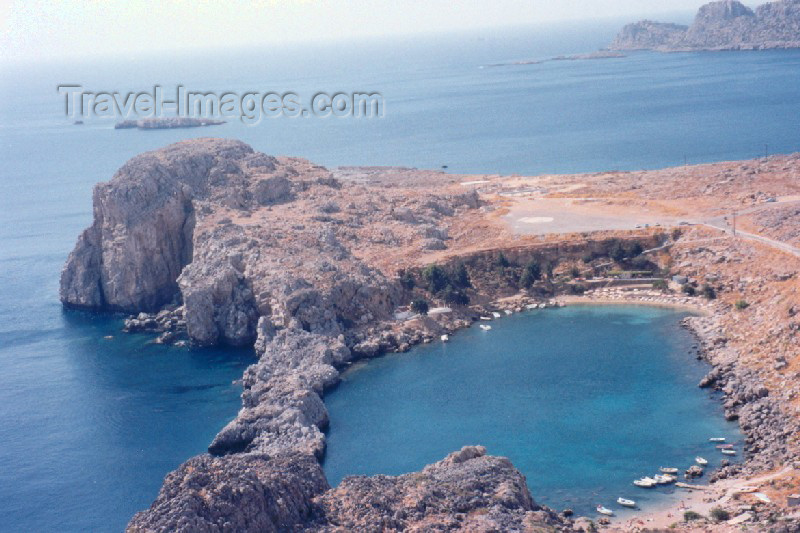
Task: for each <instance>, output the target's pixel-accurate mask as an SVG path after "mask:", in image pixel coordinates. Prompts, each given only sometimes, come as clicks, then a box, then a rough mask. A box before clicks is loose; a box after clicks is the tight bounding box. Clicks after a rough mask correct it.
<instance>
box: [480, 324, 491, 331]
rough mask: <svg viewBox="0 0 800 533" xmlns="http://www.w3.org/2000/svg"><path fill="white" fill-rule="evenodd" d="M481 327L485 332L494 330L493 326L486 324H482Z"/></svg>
mask: <svg viewBox="0 0 800 533" xmlns="http://www.w3.org/2000/svg"><path fill="white" fill-rule="evenodd" d="M480 327H481V329H482V330H483V331H489V330H490V329H492V326H487V325H486V324H481V326H480Z"/></svg>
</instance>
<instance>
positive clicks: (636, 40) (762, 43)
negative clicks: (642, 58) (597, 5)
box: [609, 0, 800, 51]
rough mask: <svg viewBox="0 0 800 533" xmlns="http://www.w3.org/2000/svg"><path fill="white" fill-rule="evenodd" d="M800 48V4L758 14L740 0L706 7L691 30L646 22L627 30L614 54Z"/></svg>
mask: <svg viewBox="0 0 800 533" xmlns="http://www.w3.org/2000/svg"><path fill="white" fill-rule="evenodd" d="M798 47H800V0H780V1H778V2H771V3H767V4H764V5H762V6H760V7H758V8H757V9H756V10H755V11H753V10H752V9H750V8H748V7H747V6H745V5H744V4H742V3H741V2H738V1H736V0H722V1H718V2H711V3H709V4H706V5H704V6H702V7H701V8H700V9H699V11H698V13H697V16H696V17H695V20H694V22H693V24H692V25H691V26H689V27H685V26H678V25H676V24H663V23H657V22H651V21H642V22H637V23H635V24H629V25H627V26H625V27H624V28H623V29H622V31H621V32H620V34H619V35H618V36H617V38H616V39H615V40H614V42H613V43H611V45H610V47H609V48H611V49H612V50H642V49H648V50H661V51H681V50H754V49H766V48H798Z"/></svg>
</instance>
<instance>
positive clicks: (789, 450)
mask: <svg viewBox="0 0 800 533" xmlns="http://www.w3.org/2000/svg"><path fill="white" fill-rule="evenodd" d="M798 168H800V158H798V157H797V156H790V157H775V158H770V159H765V160H763V161H758V162H738V163H735V164H734V163H730V164H718V165H706V166H702V167H696V168H695V167H688V168H682V169H667V170H664V171H642V172H639V173H636V172H633V173H613V174H609V173H598V174H592V175H581V176H544V177H534V178H532V177H508V178H503V177H500V176H481V177H480V179H476V177H475V176H469V177H468V176H459V175H450V174H444V173H442V172H436V171H424V170H417V169H408V168H381V167H346V168H338V169H333V170H330V169H327V168H324V167H322V166H319V165H315V164H313V163H311V162H309V161H306V160H304V159H299V158H292V157H273V156H268V155H265V154H262V153H259V152H256V151H255V150H253V149H252V148H251V147H250V146H248V145H246V144H244V143H242V142H239V141H234V140H225V139H197V140H193V141H185V142H181V143H176V144H173V145H170V146H167V147H165V148H163V149H161V150H157V151H154V152H148V153H145V154H142V155H140V156H137V157H135V158H133V159H131V160H130V161H129V162H127V163H126V164H125V165H123V167H122V168H120V170H119V171H118V172H117V173H116V174H115V175H114V177H113V178H112V179H111V180H110V181H109V182H106V183H100V184H98V185H97V186H96V188H95V191H94V197H93V201H94V220H93V223H92V225H91V226H90V227H89V228H88V229H86V230H85V231H84V233H83V234H82V235H81V236H80V237H79V239H78V243H77V245H76V247H75V249H74V250H73V252H72V253H71V254H70V256H69V258H68V260H67V263H66V265H65V267H64V270H63V272H62V277H61V299H62V301H63V302H64V305H65V306H67V307H77V308H82V309H91V310H97V311H123V312H126V313H132V314H133V316H132V317H130V318H129V319H128V320H126V329H127V330H129V331H131V332H136V331H144V332H151V333H159V334H160V337H159V341H160V342H174V341H175V339H177V338H180V337H182V336H185V338H186V339H187V340H188V341H189V342H192V343H193V344H197V345H208V344H218V343H228V344H235V345H252V346H253V347H254V350H255V355H256V358H257V360H256V361H255V362H254V363H253V364H252V365H251V366H250V367H249V368H248V369H247V370H246V371H245V374H244V376H243V379H242V386H243V392H242V407H241V409H240V411H239V413H238V414H237V416H236V418H235V419H233V420H232V421H231V422H230V423H228V424H227V425H226V426H225V427H224V428H223V429H222V430H221V431H220V432H219V433H218V434H217V436H216V437H215V438H214V439H213V441H212V442H211V443H210V445H209V447H208V453H204V454H202V455H199V456H197V457H194V458H191V459H189V460H187V461H186V462H185V463H184V464H183V465H181V466H180V467H179V468H177V469H176V470H175V471H174V472H172V473H170V474H169V475H168V476H167V477H166V479H165V481H164V484H163V486H162V489H161V491H160V493H159V495H158V497H157V499H156V500H155V502H154V503H153V505H152V506H151V507H150V508H149V509H148V510H145V511H142V512H140V513H138V514H137V515H136V516H135V517H134V518H133V519H132V521H131V522H130V524H129V530H130V531H175V530H179V531H306V530H308V531H374V530H376V529H378V530H398V531H401V530H410V531H428V530H437V531H451V530H462V531H507V530H512V531H515V530H518V531H538V530H562V529H564V528H572V527H573V524H571V523H570V521H569V519H568V518H567V517H565V516H564V515H563V514H556V513H555V512H553V511H552V510H550V509H547V508H545V507H541V506H539V505H537V504H536V503H535V502H534V500H533V498H532V497H531V495H530V493H529V492H528V489H527V486H526V483H525V478H524V477H523V476H522V474H521V473H520V472H518V471H517V470H516V469H515V468H514V467H513V465H512V464H511V463H510V462H509V461H508V460H507V459H503V458H498V457H491V456H489V455H487V454H486V450H484V449H483V448H482V447H480V446H468V447H466V448H464V449H462V450H460V451H457V452H454V453H453V454H451V455H449V456H448V457H447V458H445V459H444V460H442V461H439V462H437V463H435V464H433V465H430V466H428V467H426V468H425V469H423V470H422V471H421V472H416V473H411V474H406V475H403V476H397V477H392V476H375V477H351V478H347V479H345V480H344V481H343V482H342V483H341V484H340V485H339V487H337V488H335V489H332V488H331V487H330V486H329V484H328V482H327V480H326V478H325V475H324V473H323V471H322V468H321V466H320V460H321V459H322V458H323V457H324V453H325V434H324V431H325V429H326V427H327V426H328V424H329V421H328V413H327V410H326V407H325V404H324V401H323V398H324V395H325V392H326V391H327V390H329V388H330V387H332V386H334V385H335V384H336V383H338V381H339V375H340V372H341V371H343V370H345V369H346V368H348V367H349V366H350V365H351V364H352V363H353V362H355V361H357V360H359V359H363V358H369V357H374V356H376V355H380V354H381V353H385V352H390V351H405V350H407V349H409V348H410V347H411V346H413V345H415V344H418V343H422V342H429V341H431V340H433V339H438V338H439V337H440V336H441V335H442V334H446V333H452V332H454V331H455V330H457V329H459V328H462V327H466V326H469V325H470V324H471V323H473V321H475V320H478V319H479V317H481V316H486V315H489V316H500V315H501V313H500V312H505V311H507V312H509V313H511V312H516V311H522V310H523V309H525V308H531V307H535V308H540V307H545V306H546V303H545V302H549V301H550V300H551V299H552V298H554V297H555V296H557V295H559V294H572V295H579V294H583V293H584V292H585V291H587V290H588V292H591V288H599V287H604V286H609V285H613V286H615V287H616V286H618V285H619V284H622V285H626V284H633V286H640V285H641V284H642V283H645V282H644V281H643V280H639V279H621V278H619V277H614V276H619V275H621V274H622V273H625V272H627V273H631V272H642V271H646V272H659V273H661V274H659V275H661V276H666V275H667V274H665V273H679V274H682V275H683V276H684V277H686V278H687V280H692V282H693V283H695V285H696V288H697V291H692V292H697V293H698V294H696V295H695V296H691V298H697V299H699V298H705V297H703V296H701V295H700V293H703V294H714V298H718V300H717V303H716V304H714V305H713V306H711V307H709V308H710V309H713V313H711V316H710V317H704V318H697V319H692V320H691V321H688V322H687V325H688V326H690V327H691V328H692V329H693V331H695V332H696V333H697V335H698V338H699V339H700V340H701V344H702V353H703V356H704V357H706V358H707V359H708V360H709V362H710V363H711V364H712V365H713V366H714V369H713V370H712V372H711V373H710V374H709V376H708V378H707V379H706V380H704V384H703V385H704V386H709V387H713V388H715V389H717V390H719V391H720V393H721V394H722V396H723V397H724V402H725V412H726V416H727V417H728V418H730V419H738V420H739V421H740V424H741V425H742V429H743V430H744V431H745V433H746V434H747V436H748V437H747V443H746V447H745V452H746V454H747V460H748V462H747V463H746V464H747V465H749V466H747V467H744V468H743V467H739V466H736V467H733V466H732V467H730V468H728V469H726V470H724V471H723V472H721V473H720V474H719V476H729V475H731V476H732V475H741V474H743V473H744V474H747V473H755V472H757V471H760V470H764V469H768V468H775V467H778V466H780V465H782V464H785V463H786V461H787V460H789V458H791V457H792V456H793V454H794V451H795V450H796V449H797V446H796V444H795V443H794V442H793V441H792V439H794V438H795V437H793V436H794V435H796V434H797V430H796V428H797V425H796V423H795V422H794V419H793V418H792V417H793V415H792V411H791V410H790V409H789V408H787V406H789V405H790V403H788V402H790V401H791V400H792V399H793V398H796V397H797V388H796V387H794V388H792V387H793V383H794V381H792V380H793V378H791V376H790V375H789V374H788V372H789V371H791V372H796V369H792V367H791V365H792V364H793V361H795V360H796V359H797V358H796V357H794V354H795V352H794V351H793V350H794V347H795V346H796V344H795V343H796V338H795V337H794V335H795V332H796V331H800V330H798V326H797V324H796V320H795V319H794V318H793V317H794V316H795V315H796V314H797V311H796V310H797V309H798V308H800V303H798V302H796V301H794V300H793V299H792V298H794V297H793V296H791V294H795V293H791V292H787V291H789V288H790V287H791V285H790V284H792V283H795V280H794V279H793V276H794V274H793V272H795V271H796V268H794V267H793V266H792V265H790V264H789V263H788V262H787V259H786V258H785V257H782V258H780V260H773V259H774V258H773V257H772V256H771V255H769V254H768V253H767V252H765V251H764V250H761V249H759V248H757V247H754V246H753V244H752V243H749V242H743V241H737V240H731V239H729V238H726V237H724V236H720V235H719V234H718V230H716V229H713V228H714V227H713V226H712V227H709V228H706V230H704V231H701V230H700V229H699V228H698V227H693V228H691V229H687V228H686V227H684V225H681V226H679V227H674V228H670V229H667V228H664V227H659V226H660V224H655V225H653V226H652V227H649V228H640V229H638V230H635V231H634V230H630V231H621V230H606V231H604V230H603V228H597V231H593V232H588V233H587V232H582V231H581V232H576V233H573V234H571V235H563V234H562V235H552V234H545V235H537V234H533V235H520V234H514V233H512V232H511V231H510V230H509V225H508V223H507V222H506V220H505V219H504V218H503V217H512V216H517V217H520V218H519V220H520V221H526V220H527V221H528V222H527V223H528V224H532V225H534V226H535V225H537V224H540V223H542V222H541V221H542V220H543V219H544V217H528V216H527V212H523V213H522V214H521V215H520V214H515V213H516V212H515V211H514V209H515V204H518V205H517V206H516V208H519V206H522V207H526V206H530V208H531V209H534V210H541V209H544V208H546V205H547V202H549V201H558V202H564V203H561V204H559V205H560V207H559V208H560V209H561V210H562V212H563V217H564V218H565V219H566V218H567V217H578V218H579V217H581V216H586V215H587V210H589V211H588V214H589V216H593V215H592V213H593V210H594V209H599V208H602V209H607V210H611V211H613V212H615V213H616V214H617V216H624V215H622V214H620V213H622V212H624V210H626V209H630V208H632V207H636V205H637V204H642V205H646V206H647V207H648V215H647V216H648V217H653V216H655V215H654V212H656V211H657V210H659V209H663V208H665V207H664V206H667V208H668V209H669V210H670V211H671V212H674V211H678V212H680V213H681V215H682V216H683V215H686V216H689V215H690V211H687V210H689V209H696V210H697V211H696V212H695V213H703V210H704V209H708V204H707V202H706V200H707V198H708V196H709V195H711V194H712V193H713V195H714V198H715V200H716V202H715V204H714V207H713V211H712V212H709V216H711V215H713V216H714V217H716V216H718V214H719V211H718V210H719V209H721V208H722V207H723V206H724V207H725V208H739V209H741V208H742V207H743V206H750V208H751V209H756V208H760V207H759V206H761V204H760V203H758V202H759V200H758V199H760V198H772V197H779V196H781V195H788V194H790V193H791V194H796V193H800V189H798V188H797V185H796V180H795V179H794V177H795V176H796V172H797V169H798ZM733 176H736V177H737V179H732V178H733ZM645 185H646V186H645ZM565 195H569V197H568V198H564V196H565ZM661 202H663V204H662V203H661ZM695 203H696V205H697V206H699V207H692V205H695ZM763 205H764V206H766V207H765V208H768V207H770V206H771V205H772V204H770V203H764V204H763ZM536 212H537V211H534V213H536ZM522 215H525V216H522ZM559 216H562V215H559ZM636 216H637V217H638V216H640V215H638V214H637V215H636ZM693 216H698V217H699V216H701V215H700V214H695V215H693ZM762 218H763V217H762ZM762 218H759V220H762ZM594 220H596V218H595V219H594ZM711 220H713V219H711ZM565 222H569V221H568V220H566V221H565ZM687 224H688V223H687ZM560 227H561V228H564V227H569V226H568V225H567V226H560ZM575 227H582V225H580V224H577V225H576V226H575ZM793 269H794V270H793ZM756 271H758V272H762V273H763V274H764V276H766V277H765V278H764V279H763V280H760V281H757V282H756V281H754V280H753V278H752V277H751V276H752V275H753V272H756ZM658 281H662V282H663V281H664V279H661V278H659V279H658ZM650 283H651V284H652V280H651V282H650ZM709 287H710V290H709ZM655 288H656V287H655V286H654V285H653V289H655ZM636 290H638V289H636ZM659 290H668V289H659ZM682 298H684V299H689V298H690V296H689V295H688V293H686V295H685V296H684V297H682ZM744 298H747V299H748V301H749V303H748V302H745V303H746V304H747V305H744V304H742V305H739V304H740V303H741V302H740V301H739V300H742V301H744ZM501 301H502V304H501V303H499V302H501ZM419 302H422V303H423V304H424V306H427V304H428V303H430V304H431V307H433V306H436V308H437V311H438V312H437V313H434V312H433V309H431V313H430V315H426V314H425V312H424V311H420V310H419V308H417V309H416V310H415V306H414V305H409V304H411V303H419ZM734 302H735V303H736V305H734ZM751 303H752V304H753V305H750V304H751ZM424 306H423V307H424ZM494 313H496V315H495V314H494ZM787 317H788V318H787ZM181 342H183V341H181ZM773 356H774V357H775V358H776V360H775V361H770V360H769V357H773ZM765 361H767V362H768V364H764V362H765ZM787 367H788V369H789V370H787ZM781 379H783V380H784V381H780V380H781ZM475 444H476V445H477V444H480V443H475ZM590 525H591V524H590ZM590 525H587V528H589V527H590ZM575 526H576V527H577V526H578V524H575ZM591 527H594V526H593V525H591ZM590 529H591V528H590Z"/></svg>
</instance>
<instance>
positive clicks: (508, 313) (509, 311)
mask: <svg viewBox="0 0 800 533" xmlns="http://www.w3.org/2000/svg"><path fill="white" fill-rule="evenodd" d="M513 312H514V311H512V310H511V309H506V314H507V315H510V314H511V313H513Z"/></svg>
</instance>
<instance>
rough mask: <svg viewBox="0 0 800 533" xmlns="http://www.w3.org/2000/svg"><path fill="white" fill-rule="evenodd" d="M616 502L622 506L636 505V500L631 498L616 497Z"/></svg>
mask: <svg viewBox="0 0 800 533" xmlns="http://www.w3.org/2000/svg"><path fill="white" fill-rule="evenodd" d="M617 503H618V504H620V505H621V506H623V507H636V502H635V501H633V500H626V499H625V498H617Z"/></svg>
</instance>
